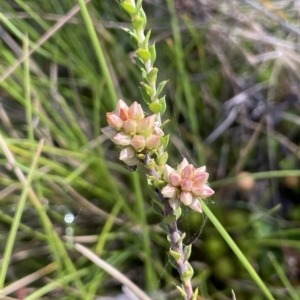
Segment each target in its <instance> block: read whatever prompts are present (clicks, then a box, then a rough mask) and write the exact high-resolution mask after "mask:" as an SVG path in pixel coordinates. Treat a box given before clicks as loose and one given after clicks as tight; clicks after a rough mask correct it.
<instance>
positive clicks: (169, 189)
mask: <svg viewBox="0 0 300 300" xmlns="http://www.w3.org/2000/svg"><path fill="white" fill-rule="evenodd" d="M177 191H178V189H177V188H176V187H174V186H171V185H168V184H167V185H166V186H165V187H164V188H163V189H162V190H161V193H162V195H163V196H164V197H165V198H171V199H173V198H175V197H176V194H177Z"/></svg>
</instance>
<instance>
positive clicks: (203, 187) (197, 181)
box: [161, 158, 214, 212]
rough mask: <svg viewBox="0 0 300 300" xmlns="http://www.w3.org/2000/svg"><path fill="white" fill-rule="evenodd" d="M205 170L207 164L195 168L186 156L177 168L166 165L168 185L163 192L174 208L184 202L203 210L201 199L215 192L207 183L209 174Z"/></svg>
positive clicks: (200, 210) (165, 171)
mask: <svg viewBox="0 0 300 300" xmlns="http://www.w3.org/2000/svg"><path fill="white" fill-rule="evenodd" d="M205 171H206V167H205V166H203V167H201V168H197V169H195V167H194V166H193V165H191V164H189V163H188V161H187V160H186V159H185V158H184V159H183V161H182V162H181V163H180V164H179V165H178V166H177V169H176V170H175V169H173V168H171V167H170V166H168V165H165V168H164V180H165V181H166V182H167V185H166V186H165V187H164V188H163V189H162V191H161V192H162V195H163V196H164V197H165V198H170V199H169V203H170V206H171V207H172V208H173V209H174V210H175V209H176V208H178V207H179V206H180V204H181V202H182V203H183V204H184V205H186V206H189V207H190V208H191V209H193V210H195V211H198V212H202V208H201V203H200V201H199V200H200V199H203V198H207V197H209V196H211V195H213V194H214V191H213V190H212V189H211V188H210V187H209V186H208V185H207V179H208V176H209V174H208V173H207V172H205Z"/></svg>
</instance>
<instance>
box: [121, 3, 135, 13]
mask: <svg viewBox="0 0 300 300" xmlns="http://www.w3.org/2000/svg"><path fill="white" fill-rule="evenodd" d="M120 5H121V7H122V8H123V9H124V10H125V11H126V12H127V13H129V15H132V14H134V13H135V7H134V6H133V5H131V4H130V3H128V2H125V1H123V2H121V3H120Z"/></svg>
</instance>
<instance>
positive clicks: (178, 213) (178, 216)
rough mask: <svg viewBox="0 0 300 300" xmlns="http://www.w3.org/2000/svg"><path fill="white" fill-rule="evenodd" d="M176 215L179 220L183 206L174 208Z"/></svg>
mask: <svg viewBox="0 0 300 300" xmlns="http://www.w3.org/2000/svg"><path fill="white" fill-rule="evenodd" d="M174 215H175V217H176V220H178V219H179V218H180V216H181V207H177V208H176V209H175V210H174Z"/></svg>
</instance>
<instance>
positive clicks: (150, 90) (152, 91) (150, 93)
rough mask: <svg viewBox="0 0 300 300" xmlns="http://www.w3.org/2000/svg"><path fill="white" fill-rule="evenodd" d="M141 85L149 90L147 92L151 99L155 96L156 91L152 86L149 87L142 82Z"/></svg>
mask: <svg viewBox="0 0 300 300" xmlns="http://www.w3.org/2000/svg"><path fill="white" fill-rule="evenodd" d="M141 85H142V86H143V87H145V88H146V89H147V91H148V93H149V95H150V96H151V97H152V96H153V95H154V90H153V88H152V87H151V86H150V85H148V84H147V83H145V82H141Z"/></svg>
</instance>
